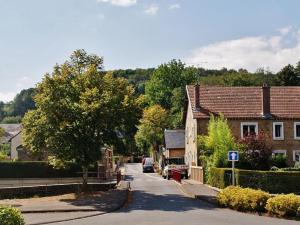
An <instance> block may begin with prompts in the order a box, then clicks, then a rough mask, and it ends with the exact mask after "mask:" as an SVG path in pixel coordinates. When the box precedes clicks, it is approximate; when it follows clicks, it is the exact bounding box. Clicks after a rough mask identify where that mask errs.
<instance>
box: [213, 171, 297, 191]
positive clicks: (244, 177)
mask: <svg viewBox="0 0 300 225" xmlns="http://www.w3.org/2000/svg"><path fill="white" fill-rule="evenodd" d="M231 173H232V172H231V169H229V168H211V169H210V179H209V184H210V185H212V186H214V187H218V188H224V187H227V186H229V185H231ZM235 174H236V176H235V178H236V184H237V185H239V186H241V187H244V188H253V189H261V190H263V191H267V192H269V193H273V194H281V193H286V194H287V193H295V194H299V193H300V172H299V171H281V170H279V171H257V170H240V169H236V170H235Z"/></svg>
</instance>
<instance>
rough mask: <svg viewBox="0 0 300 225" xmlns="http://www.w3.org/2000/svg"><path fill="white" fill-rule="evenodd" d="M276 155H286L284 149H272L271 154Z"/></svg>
mask: <svg viewBox="0 0 300 225" xmlns="http://www.w3.org/2000/svg"><path fill="white" fill-rule="evenodd" d="M277 155H284V156H286V150H273V151H272V156H273V157H274V156H277Z"/></svg>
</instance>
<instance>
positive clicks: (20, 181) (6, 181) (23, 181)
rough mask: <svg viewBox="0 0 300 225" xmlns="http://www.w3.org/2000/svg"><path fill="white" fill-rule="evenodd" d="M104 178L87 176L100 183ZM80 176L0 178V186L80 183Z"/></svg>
mask: <svg viewBox="0 0 300 225" xmlns="http://www.w3.org/2000/svg"><path fill="white" fill-rule="evenodd" d="M103 181H105V180H100V179H98V178H88V182H89V183H100V182H103ZM81 182H82V177H65V178H1V179H0V188H2V187H23V186H38V185H52V184H74V183H81Z"/></svg>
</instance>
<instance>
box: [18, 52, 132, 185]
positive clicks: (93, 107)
mask: <svg viewBox="0 0 300 225" xmlns="http://www.w3.org/2000/svg"><path fill="white" fill-rule="evenodd" d="M34 99H35V103H36V109H35V110H31V111H29V112H28V113H27V114H26V115H25V117H24V119H23V126H24V134H23V139H24V143H25V146H26V147H27V148H28V149H29V150H31V151H32V152H34V153H39V152H40V151H47V152H48V153H49V154H50V155H53V156H55V157H57V158H58V159H60V160H64V161H74V162H76V163H78V164H80V165H81V166H82V169H83V184H84V185H86V183H87V174H88V167H89V166H90V165H91V164H94V163H95V162H96V161H97V160H99V159H100V158H101V153H100V151H101V147H102V146H104V145H115V144H116V143H117V142H118V141H117V140H118V139H119V138H121V137H122V135H121V134H122V132H123V131H124V130H126V126H127V125H128V123H131V122H132V120H134V119H133V118H132V117H134V116H135V115H134V113H132V112H133V111H134V110H135V108H136V107H137V106H138V103H137V101H136V98H135V97H134V90H133V88H132V87H131V86H130V85H129V84H128V82H127V80H126V79H123V78H113V76H112V74H110V73H107V74H105V73H104V72H103V58H101V57H98V56H96V55H88V54H87V53H86V52H85V51H84V50H77V51H75V52H74V53H73V54H72V55H71V57H70V60H69V61H67V62H66V63H64V64H62V65H56V66H55V67H54V71H53V72H52V74H46V75H45V76H44V78H43V80H42V82H41V83H39V84H38V85H37V90H36V95H35V98H34ZM128 112H129V113H128Z"/></svg>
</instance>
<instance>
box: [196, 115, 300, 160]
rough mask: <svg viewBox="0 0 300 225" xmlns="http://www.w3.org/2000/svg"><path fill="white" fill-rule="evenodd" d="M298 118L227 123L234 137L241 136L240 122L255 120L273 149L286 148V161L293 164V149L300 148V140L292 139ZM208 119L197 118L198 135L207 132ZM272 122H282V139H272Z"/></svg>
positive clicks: (231, 121) (232, 121)
mask: <svg viewBox="0 0 300 225" xmlns="http://www.w3.org/2000/svg"><path fill="white" fill-rule="evenodd" d="M299 121H300V120H297V121H296V120H262V119H258V120H253V119H249V120H229V119H228V122H229V125H230V128H231V130H232V133H233V135H234V137H235V138H236V139H240V138H241V123H242V122H257V123H258V131H264V133H265V135H266V138H267V141H269V142H270V143H271V145H272V149H273V150H286V153H287V162H288V164H289V165H293V164H294V162H293V151H294V150H300V140H295V139H294V122H299ZM208 122H209V120H208V119H198V126H197V127H198V130H197V132H198V135H199V134H200V135H206V134H207V125H208ZM273 122H283V127H284V128H283V132H284V140H274V139H273Z"/></svg>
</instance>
